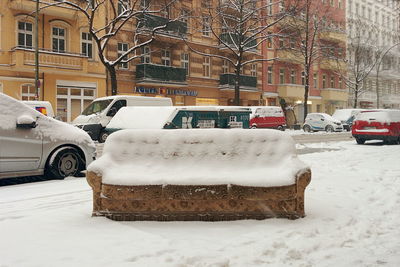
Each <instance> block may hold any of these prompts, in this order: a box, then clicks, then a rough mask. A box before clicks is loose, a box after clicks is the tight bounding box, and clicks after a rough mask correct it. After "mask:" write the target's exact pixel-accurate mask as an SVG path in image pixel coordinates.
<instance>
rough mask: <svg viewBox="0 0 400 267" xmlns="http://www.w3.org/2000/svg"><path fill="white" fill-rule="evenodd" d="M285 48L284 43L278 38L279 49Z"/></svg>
mask: <svg viewBox="0 0 400 267" xmlns="http://www.w3.org/2000/svg"><path fill="white" fill-rule="evenodd" d="M284 46H285V42H284V40H283V39H282V38H279V48H283V47H284Z"/></svg>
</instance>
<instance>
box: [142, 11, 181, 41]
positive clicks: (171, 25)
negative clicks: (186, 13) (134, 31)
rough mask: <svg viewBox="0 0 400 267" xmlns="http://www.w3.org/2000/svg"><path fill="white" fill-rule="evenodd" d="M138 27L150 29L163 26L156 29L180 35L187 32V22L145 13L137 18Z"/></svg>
mask: <svg viewBox="0 0 400 267" xmlns="http://www.w3.org/2000/svg"><path fill="white" fill-rule="evenodd" d="M137 23H138V28H139V29H142V30H147V31H152V30H153V29H154V28H156V27H160V26H164V25H166V27H165V28H163V29H161V30H159V31H157V32H158V33H163V34H167V35H172V36H177V37H180V36H182V35H185V34H186V33H187V23H186V22H183V21H169V20H168V19H167V18H164V17H160V16H155V15H150V14H145V15H141V16H140V17H139V19H138V22H137Z"/></svg>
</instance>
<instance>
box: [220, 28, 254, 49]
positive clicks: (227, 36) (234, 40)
mask: <svg viewBox="0 0 400 267" xmlns="http://www.w3.org/2000/svg"><path fill="white" fill-rule="evenodd" d="M239 37H240V36H239V35H238V34H235V33H228V32H225V33H222V34H220V36H219V38H220V39H221V40H222V41H223V42H224V43H226V44H228V45H229V46H233V47H238V46H239V45H240V44H241V41H243V42H244V41H246V39H247V37H244V40H239V39H240V38H239ZM243 47H245V48H250V49H257V40H256V39H250V40H248V41H246V44H245V45H244V46H243Z"/></svg>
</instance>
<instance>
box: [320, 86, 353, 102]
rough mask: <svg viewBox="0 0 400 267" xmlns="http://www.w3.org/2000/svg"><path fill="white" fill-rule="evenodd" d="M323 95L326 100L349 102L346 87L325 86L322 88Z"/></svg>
mask: <svg viewBox="0 0 400 267" xmlns="http://www.w3.org/2000/svg"><path fill="white" fill-rule="evenodd" d="M321 96H322V99H323V100H324V101H345V102H347V100H348V98H349V94H348V92H347V90H346V89H339V88H324V89H321Z"/></svg>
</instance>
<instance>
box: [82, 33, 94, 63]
mask: <svg viewBox="0 0 400 267" xmlns="http://www.w3.org/2000/svg"><path fill="white" fill-rule="evenodd" d="M81 42H82V54H83V55H85V56H87V57H88V58H93V41H92V35H90V33H88V32H82V41H81Z"/></svg>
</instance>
